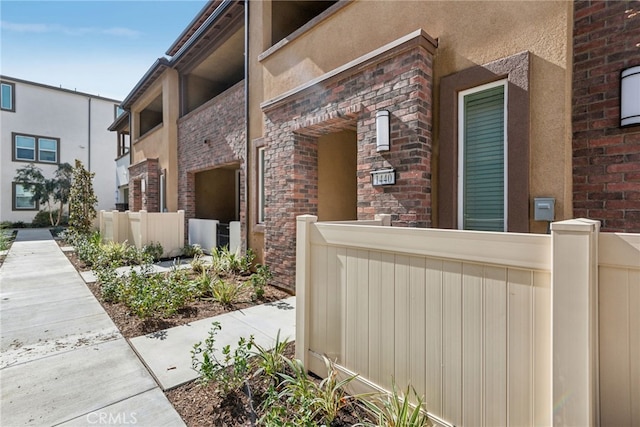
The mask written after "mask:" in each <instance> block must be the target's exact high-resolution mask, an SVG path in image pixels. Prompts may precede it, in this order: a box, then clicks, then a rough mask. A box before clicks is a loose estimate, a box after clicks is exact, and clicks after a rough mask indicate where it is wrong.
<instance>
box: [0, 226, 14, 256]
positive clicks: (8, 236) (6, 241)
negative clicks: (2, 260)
mask: <svg viewBox="0 0 640 427" xmlns="http://www.w3.org/2000/svg"><path fill="white" fill-rule="evenodd" d="M14 237H15V236H14V233H12V232H11V231H6V230H5V227H4V225H2V224H0V251H6V250H7V249H9V246H11V242H13V239H14Z"/></svg>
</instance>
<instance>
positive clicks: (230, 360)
mask: <svg viewBox="0 0 640 427" xmlns="http://www.w3.org/2000/svg"><path fill="white" fill-rule="evenodd" d="M221 329H222V326H221V325H220V323H219V322H213V324H212V326H211V329H210V330H209V335H208V337H207V338H206V339H205V341H204V343H203V342H202V341H200V342H198V343H197V344H195V345H194V346H193V349H192V350H191V367H192V368H193V369H194V370H195V371H196V372H198V373H199V374H200V378H199V381H200V382H201V383H205V384H206V383H209V382H211V381H215V382H216V383H217V385H218V386H219V387H220V388H221V389H222V390H221V391H222V393H223V394H224V395H228V394H229V393H231V392H232V391H235V390H238V389H239V388H240V387H241V386H242V384H243V383H244V382H245V381H246V380H247V378H248V377H249V374H250V370H251V366H250V364H249V356H250V354H251V347H252V346H253V345H254V339H253V335H252V336H250V337H249V339H248V340H247V339H246V338H244V337H241V338H240V339H239V340H238V345H237V346H236V348H235V350H233V352H232V351H231V346H229V345H226V346H224V347H223V348H222V359H218V357H217V356H216V355H215V352H216V348H215V341H216V334H217V333H218V331H220V330H221Z"/></svg>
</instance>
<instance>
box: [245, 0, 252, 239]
mask: <svg viewBox="0 0 640 427" xmlns="http://www.w3.org/2000/svg"><path fill="white" fill-rule="evenodd" d="M249 3H250V2H248V1H246V2H244V121H245V138H246V144H245V156H244V169H245V173H244V221H245V230H246V231H245V236H244V240H245V242H244V244H245V250H247V249H249V223H250V221H251V218H250V216H249V200H250V199H251V197H250V196H249V154H250V151H251V150H250V146H251V144H250V141H249V127H250V126H249Z"/></svg>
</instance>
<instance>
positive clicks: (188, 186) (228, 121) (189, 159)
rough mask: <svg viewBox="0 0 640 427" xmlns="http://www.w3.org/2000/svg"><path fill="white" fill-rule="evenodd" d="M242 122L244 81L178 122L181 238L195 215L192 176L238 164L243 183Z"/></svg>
mask: <svg viewBox="0 0 640 427" xmlns="http://www.w3.org/2000/svg"><path fill="white" fill-rule="evenodd" d="M245 123H246V121H245V104H244V81H241V82H239V83H237V84H236V85H235V86H233V87H231V88H229V89H227V90H226V91H225V92H223V93H221V94H220V95H218V96H216V97H215V98H213V99H211V100H210V101H208V102H207V103H205V104H203V105H202V106H200V107H199V108H198V109H196V110H194V111H192V112H190V113H189V114H188V115H186V116H185V117H183V118H181V119H180V120H179V121H178V209H183V210H184V212H185V215H184V216H185V236H188V235H189V233H188V228H187V225H188V220H189V218H195V216H196V193H195V181H196V180H195V174H196V173H198V172H202V171H205V170H209V169H214V168H217V167H221V166H227V165H231V164H239V167H240V170H241V172H240V174H241V176H240V182H241V183H242V182H245V174H246V167H245V164H246V163H245V149H246V128H245ZM205 140H207V141H208V142H207V143H205ZM244 192H245V187H244V185H241V189H240V223H241V229H242V242H244V241H245V238H244V236H245V233H246V228H247V227H246V219H245V203H246V198H245V195H244ZM233 203H235V201H233Z"/></svg>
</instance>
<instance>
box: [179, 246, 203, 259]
mask: <svg viewBox="0 0 640 427" xmlns="http://www.w3.org/2000/svg"><path fill="white" fill-rule="evenodd" d="M203 254H204V252H203V251H202V248H201V247H200V245H198V244H195V245H189V244H186V245H184V246H183V247H182V255H183V256H185V257H187V258H197V257H199V256H202V255H203Z"/></svg>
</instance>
